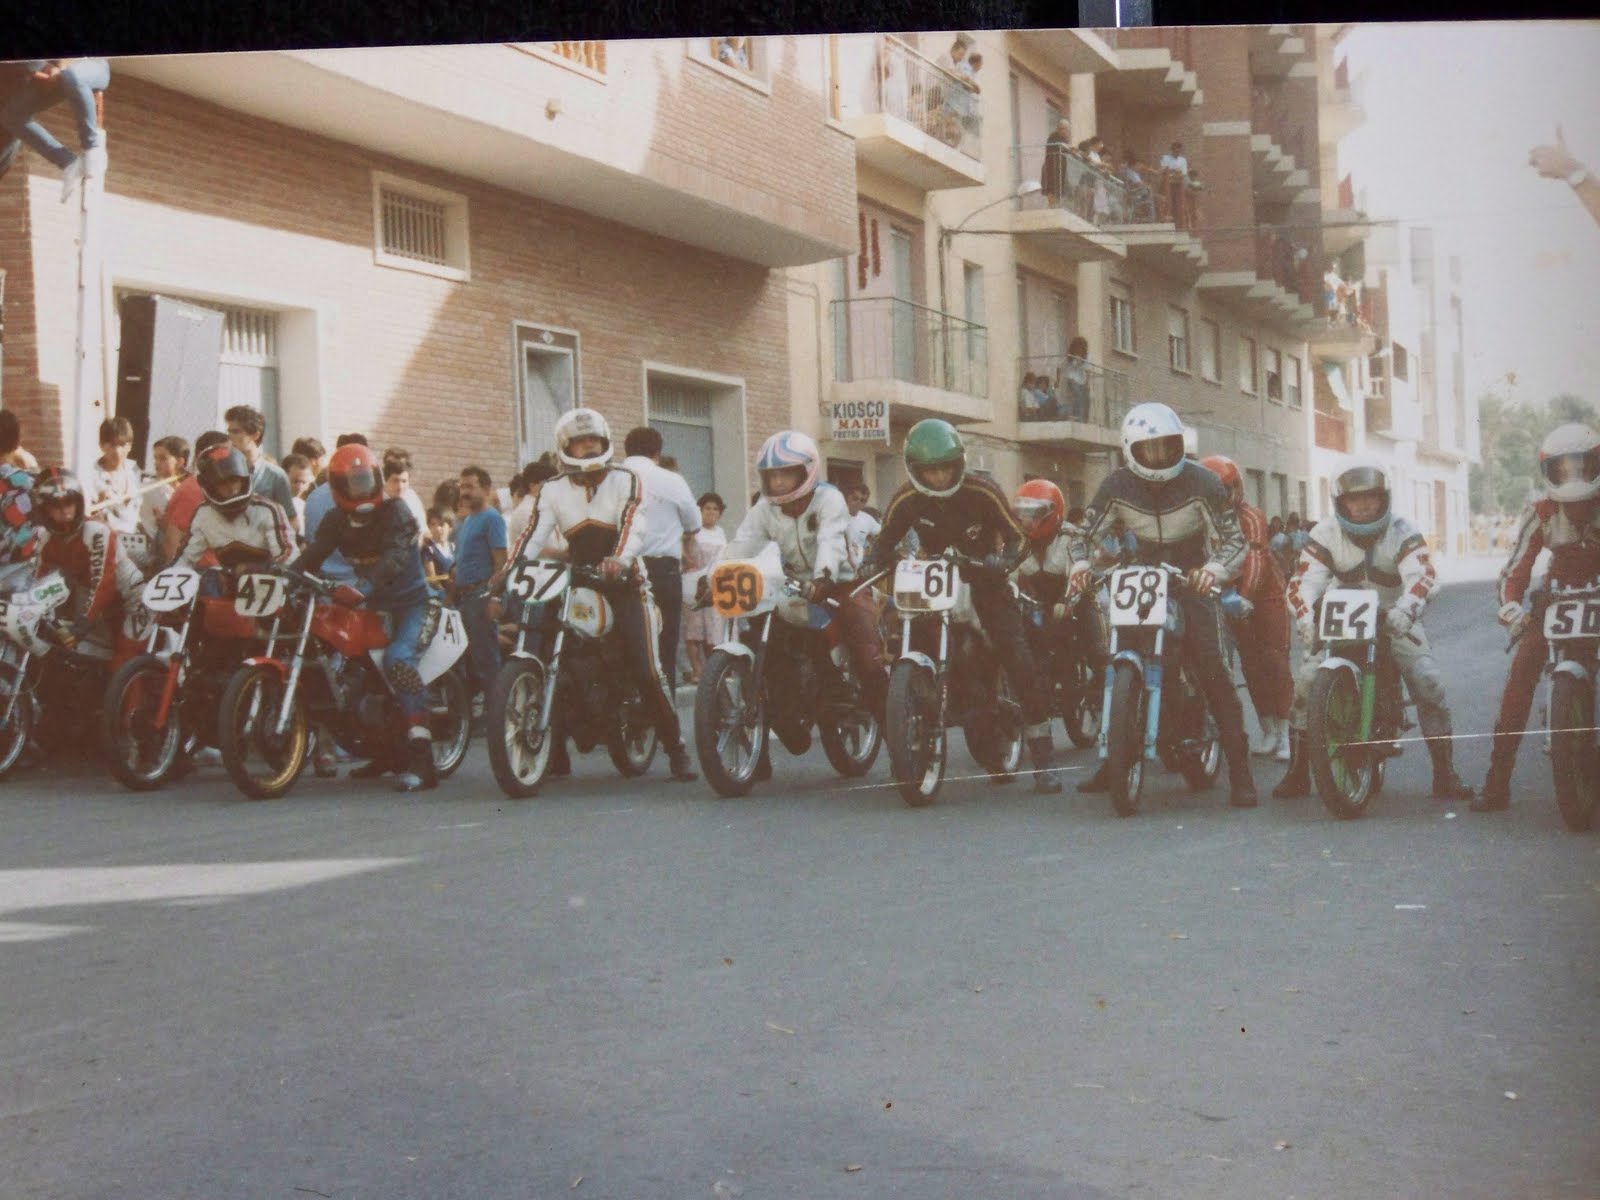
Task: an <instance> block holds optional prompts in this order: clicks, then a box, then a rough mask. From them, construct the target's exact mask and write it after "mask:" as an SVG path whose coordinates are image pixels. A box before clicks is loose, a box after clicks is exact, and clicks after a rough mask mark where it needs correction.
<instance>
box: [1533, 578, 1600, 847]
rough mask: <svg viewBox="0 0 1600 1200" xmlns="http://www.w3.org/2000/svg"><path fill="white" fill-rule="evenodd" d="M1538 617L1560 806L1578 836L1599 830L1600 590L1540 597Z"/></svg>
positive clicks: (1549, 749)
mask: <svg viewBox="0 0 1600 1200" xmlns="http://www.w3.org/2000/svg"><path fill="white" fill-rule="evenodd" d="M1533 616H1534V619H1535V620H1542V621H1543V629H1544V636H1545V645H1546V647H1547V649H1546V652H1545V653H1546V659H1545V670H1544V684H1545V699H1544V708H1545V714H1546V718H1547V719H1546V720H1545V722H1544V726H1545V752H1546V753H1548V754H1549V755H1550V773H1551V775H1552V777H1553V779H1554V783H1555V791H1556V806H1557V807H1558V808H1559V809H1560V810H1561V819H1562V821H1564V822H1565V823H1566V826H1567V828H1568V829H1570V830H1572V832H1574V833H1584V832H1586V831H1587V830H1589V829H1591V828H1592V827H1593V825H1594V815H1595V806H1596V801H1597V800H1600V740H1597V739H1596V731H1595V728H1594V725H1595V721H1594V714H1595V686H1596V679H1595V663H1596V654H1597V653H1600V589H1596V588H1595V587H1593V586H1589V587H1572V588H1561V587H1552V588H1550V590H1549V591H1548V592H1540V593H1536V594H1535V595H1534V598H1533Z"/></svg>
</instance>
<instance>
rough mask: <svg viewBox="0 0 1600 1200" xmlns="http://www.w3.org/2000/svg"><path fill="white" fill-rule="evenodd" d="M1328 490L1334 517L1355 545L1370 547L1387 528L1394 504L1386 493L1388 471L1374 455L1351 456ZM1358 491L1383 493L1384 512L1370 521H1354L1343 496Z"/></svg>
mask: <svg viewBox="0 0 1600 1200" xmlns="http://www.w3.org/2000/svg"><path fill="white" fill-rule="evenodd" d="M1328 492H1329V494H1330V495H1331V497H1332V499H1333V516H1334V520H1336V521H1338V522H1339V527H1340V528H1341V529H1343V530H1344V531H1345V532H1346V533H1347V534H1349V535H1350V538H1351V540H1352V541H1354V542H1355V543H1356V545H1358V546H1370V545H1372V544H1373V543H1374V542H1376V541H1377V540H1378V539H1379V538H1380V537H1382V536H1383V534H1384V532H1385V531H1386V530H1387V529H1388V528H1389V520H1390V516H1391V514H1392V512H1393V505H1392V504H1391V501H1390V494H1389V473H1388V472H1387V471H1386V470H1384V467H1383V464H1382V463H1380V462H1378V460H1377V459H1373V458H1356V459H1352V460H1351V461H1350V462H1349V463H1347V464H1346V465H1345V466H1344V467H1342V468H1340V470H1339V472H1338V474H1336V475H1335V476H1334V477H1333V482H1332V484H1330V485H1329V488H1328ZM1360 492H1382V493H1383V512H1382V513H1380V514H1379V515H1378V516H1377V517H1375V518H1373V519H1372V520H1371V521H1356V520H1353V519H1352V518H1351V517H1350V516H1349V514H1348V513H1347V512H1346V511H1345V506H1344V503H1343V502H1344V499H1345V498H1346V497H1347V496H1353V495H1356V494H1357V493H1360Z"/></svg>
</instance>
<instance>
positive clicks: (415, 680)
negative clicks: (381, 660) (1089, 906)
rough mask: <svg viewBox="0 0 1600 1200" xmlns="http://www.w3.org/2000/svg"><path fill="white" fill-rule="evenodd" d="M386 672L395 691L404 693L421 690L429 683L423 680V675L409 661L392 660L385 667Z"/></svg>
mask: <svg viewBox="0 0 1600 1200" xmlns="http://www.w3.org/2000/svg"><path fill="white" fill-rule="evenodd" d="M384 673H385V674H386V675H388V676H389V683H390V685H391V686H392V687H393V688H394V690H395V691H397V692H399V693H401V694H402V695H404V694H406V693H408V692H420V691H422V690H423V689H424V688H425V687H426V686H427V685H426V684H424V683H423V682H422V676H421V675H419V674H418V673H417V668H416V667H415V666H413V665H412V664H411V663H407V662H391V663H389V664H388V665H387V666H386V667H385V668H384Z"/></svg>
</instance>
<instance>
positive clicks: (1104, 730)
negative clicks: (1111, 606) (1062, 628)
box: [1095, 626, 1167, 761]
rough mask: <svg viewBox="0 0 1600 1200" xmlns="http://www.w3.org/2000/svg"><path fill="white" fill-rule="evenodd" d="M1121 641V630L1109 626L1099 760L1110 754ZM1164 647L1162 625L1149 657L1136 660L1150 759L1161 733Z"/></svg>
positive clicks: (1164, 674)
mask: <svg viewBox="0 0 1600 1200" xmlns="http://www.w3.org/2000/svg"><path fill="white" fill-rule="evenodd" d="M1120 641H1121V632H1120V630H1118V629H1117V627H1116V626H1112V628H1111V644H1110V649H1109V652H1108V653H1107V656H1106V668H1105V676H1106V679H1105V683H1104V685H1102V691H1101V697H1102V698H1101V701H1100V714H1101V716H1100V736H1099V737H1097V738H1096V739H1095V750H1096V752H1097V753H1098V754H1099V756H1100V758H1101V759H1102V760H1104V759H1105V758H1107V757H1108V756H1109V755H1110V742H1109V738H1110V734H1111V716H1112V713H1111V690H1112V684H1113V682H1114V681H1115V679H1116V677H1117V671H1116V666H1117V653H1118V651H1119V650H1120V649H1121V646H1120V644H1119V643H1120ZM1166 649H1167V631H1166V629H1165V628H1161V629H1157V630H1156V645H1155V650H1154V651H1153V652H1152V653H1151V655H1150V657H1149V659H1148V660H1146V659H1142V658H1141V659H1138V660H1137V661H1138V663H1139V676H1140V679H1141V680H1142V682H1143V685H1144V694H1145V715H1144V739H1143V741H1144V757H1145V758H1146V759H1147V760H1150V761H1154V760H1155V758H1156V757H1157V754H1158V751H1157V748H1156V740H1157V737H1158V736H1159V734H1160V733H1161V691H1162V683H1163V681H1164V679H1165V676H1166ZM1125 661H1126V660H1125Z"/></svg>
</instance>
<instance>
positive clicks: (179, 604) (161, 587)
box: [142, 567, 200, 613]
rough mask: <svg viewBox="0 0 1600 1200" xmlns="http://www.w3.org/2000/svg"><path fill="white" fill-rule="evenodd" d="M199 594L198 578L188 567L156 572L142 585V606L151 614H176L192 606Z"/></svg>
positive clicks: (170, 568) (169, 568)
mask: <svg viewBox="0 0 1600 1200" xmlns="http://www.w3.org/2000/svg"><path fill="white" fill-rule="evenodd" d="M199 592H200V576H199V574H198V573H197V572H196V571H194V570H192V569H191V568H189V567H168V568H167V569H166V570H165V571H157V572H156V573H155V575H153V576H152V577H151V579H150V581H149V582H148V583H146V584H145V585H144V593H143V596H142V598H143V600H144V606H145V607H146V608H147V609H149V610H150V611H151V612H158V613H164V612H176V611H177V610H178V609H180V608H183V607H185V606H186V605H189V604H193V603H194V598H195V596H196V595H198V594H199Z"/></svg>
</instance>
